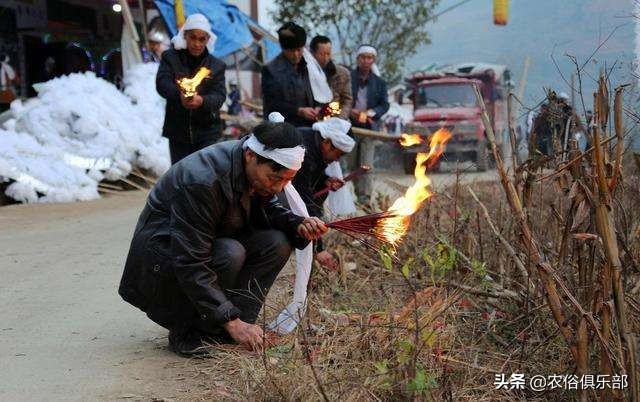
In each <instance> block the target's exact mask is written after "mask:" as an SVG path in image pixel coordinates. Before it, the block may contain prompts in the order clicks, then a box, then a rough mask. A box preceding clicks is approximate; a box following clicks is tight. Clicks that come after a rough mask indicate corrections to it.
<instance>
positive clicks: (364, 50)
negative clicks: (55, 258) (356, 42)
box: [356, 45, 378, 56]
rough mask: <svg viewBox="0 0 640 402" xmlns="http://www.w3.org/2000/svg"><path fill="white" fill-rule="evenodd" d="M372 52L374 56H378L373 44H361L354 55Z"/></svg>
mask: <svg viewBox="0 0 640 402" xmlns="http://www.w3.org/2000/svg"><path fill="white" fill-rule="evenodd" d="M365 53H366V54H372V55H374V56H378V51H377V50H376V48H375V47H373V46H369V45H362V46H360V47H359V48H358V52H357V53H356V56H360V55H361V54H365Z"/></svg>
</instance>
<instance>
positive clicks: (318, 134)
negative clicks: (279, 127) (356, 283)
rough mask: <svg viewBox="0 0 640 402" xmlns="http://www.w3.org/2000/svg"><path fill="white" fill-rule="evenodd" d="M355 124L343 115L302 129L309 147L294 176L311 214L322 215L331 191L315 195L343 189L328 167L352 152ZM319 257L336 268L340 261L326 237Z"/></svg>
mask: <svg viewBox="0 0 640 402" xmlns="http://www.w3.org/2000/svg"><path fill="white" fill-rule="evenodd" d="M350 129H351V124H350V123H349V122H348V121H346V120H342V119H339V118H335V117H334V118H331V119H328V120H326V121H322V122H318V123H315V124H314V125H313V127H312V128H306V127H304V128H299V129H298V131H299V132H300V133H301V134H302V141H303V144H304V148H305V156H304V162H303V163H302V167H301V168H300V170H299V171H298V173H297V174H296V176H295V177H294V178H293V181H292V183H293V186H294V187H295V188H296V190H297V191H298V193H299V194H300V198H302V201H304V203H305V205H306V206H307V211H308V212H309V215H310V216H315V217H318V218H322V216H323V213H324V208H323V204H324V202H325V200H326V199H327V196H328V194H329V193H325V194H324V195H322V196H320V197H318V198H316V197H314V194H315V193H317V192H318V191H320V190H323V189H324V188H326V187H330V188H331V191H336V190H338V189H340V188H341V187H342V186H343V185H344V182H343V181H342V180H341V179H340V178H337V177H329V176H327V174H326V173H325V170H326V169H327V166H328V165H329V164H330V163H332V162H336V161H338V160H339V159H340V158H341V157H342V156H343V155H346V154H348V153H349V152H351V150H352V149H353V147H354V145H355V141H354V140H353V139H352V138H351V137H350V136H349V135H348V134H347V133H348V132H349V130H350ZM315 252H316V260H317V261H318V262H319V263H320V264H321V265H323V266H324V267H327V268H330V269H335V268H336V267H337V264H338V262H337V261H336V259H335V258H334V257H333V255H332V254H331V253H329V252H328V251H326V250H325V249H324V246H323V244H322V239H318V240H317V241H316V244H315Z"/></svg>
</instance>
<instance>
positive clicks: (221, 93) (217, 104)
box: [200, 63, 227, 113]
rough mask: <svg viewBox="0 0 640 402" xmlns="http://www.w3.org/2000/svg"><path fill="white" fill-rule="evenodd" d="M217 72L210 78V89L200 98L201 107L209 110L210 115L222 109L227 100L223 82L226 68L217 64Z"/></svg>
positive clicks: (221, 64) (222, 64)
mask: <svg viewBox="0 0 640 402" xmlns="http://www.w3.org/2000/svg"><path fill="white" fill-rule="evenodd" d="M218 67H219V71H217V72H216V73H215V75H214V76H213V77H212V81H213V82H212V83H211V87H210V88H211V89H210V90H209V91H207V93H205V94H201V95H200V96H202V100H203V103H202V107H203V108H205V109H207V110H209V111H210V112H211V113H216V112H218V111H219V110H220V108H221V107H222V104H223V103H224V101H225V100H226V99H227V88H226V87H225V81H224V70H225V69H226V66H225V65H224V63H219V65H218Z"/></svg>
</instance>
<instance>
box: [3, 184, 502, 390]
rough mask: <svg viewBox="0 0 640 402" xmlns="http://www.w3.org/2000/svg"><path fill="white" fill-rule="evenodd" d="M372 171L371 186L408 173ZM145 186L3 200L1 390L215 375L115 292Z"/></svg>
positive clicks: (175, 382)
mask: <svg viewBox="0 0 640 402" xmlns="http://www.w3.org/2000/svg"><path fill="white" fill-rule="evenodd" d="M493 174H494V173H491V172H490V173H483V174H475V173H474V174H464V175H463V176H462V177H461V179H462V181H463V182H468V181H473V180H490V179H491V178H492V177H493ZM378 178H379V180H377V181H376V182H377V183H378V184H377V186H376V188H377V190H376V191H385V189H387V190H388V188H389V185H388V180H393V181H396V182H398V183H399V184H401V185H410V184H411V183H412V178H411V177H410V176H404V175H393V174H382V175H380V176H379V177H378ZM433 180H434V183H435V186H436V188H437V187H438V186H442V185H447V184H450V183H452V182H453V181H455V176H454V175H451V174H436V175H433ZM396 191H397V189H396ZM145 196H146V194H145V193H143V192H139V191H135V192H127V193H123V194H122V195H115V196H111V197H109V198H105V199H101V200H98V201H95V202H86V203H75V204H55V205H14V206H8V207H3V208H0V228H1V229H0V244H1V245H2V249H1V250H2V251H0V275H1V276H0V278H1V279H0V367H2V369H1V370H0V400H3V401H5V400H6V401H20V400H65V401H68V400H82V401H86V400H117V399H124V400H163V399H165V400H180V399H188V398H189V395H194V394H198V392H200V391H201V390H204V389H205V388H207V386H210V384H211V383H212V381H215V380H216V379H211V378H206V377H204V376H202V375H198V371H197V369H195V368H194V365H193V363H192V362H191V361H189V360H187V359H183V358H180V357H177V356H175V355H173V354H172V353H170V352H169V351H168V350H167V349H166V343H167V340H166V335H167V331H166V330H164V329H162V328H160V327H158V326H156V325H155V324H153V323H152V322H151V321H150V320H148V319H147V318H146V317H145V316H144V314H143V313H142V312H140V311H138V310H137V309H135V308H133V307H131V306H130V305H128V304H126V303H124V302H123V301H122V300H121V299H120V297H119V296H118V295H117V292H116V289H117V285H118V281H119V279H120V275H121V273H122V267H123V264H124V260H125V257H126V252H127V250H128V246H129V241H130V239H131V233H132V231H133V227H134V226H135V222H136V219H137V217H138V214H139V212H140V210H141V209H142V206H143V205H144V200H145Z"/></svg>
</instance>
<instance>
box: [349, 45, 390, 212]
mask: <svg viewBox="0 0 640 402" xmlns="http://www.w3.org/2000/svg"><path fill="white" fill-rule="evenodd" d="M356 55H357V58H356V61H357V65H358V66H357V68H356V69H355V70H353V71H352V72H351V90H352V92H353V108H352V109H351V122H352V123H353V125H354V126H356V127H362V128H367V129H372V130H379V129H380V126H381V124H380V119H381V118H382V115H384V114H385V113H387V111H388V110H389V100H388V95H387V83H386V82H385V81H384V80H383V79H382V78H380V71H379V70H378V67H377V66H376V57H377V56H378V52H377V50H376V49H375V48H374V47H373V46H371V45H362V46H360V47H359V48H358V51H357V53H356ZM374 150H375V143H374V141H373V140H372V139H370V138H365V139H361V140H359V141H358V150H357V151H356V152H357V155H358V162H357V164H356V165H358V166H359V165H368V166H373V160H374ZM372 187H373V179H372V177H370V176H364V177H363V178H362V179H361V180H358V181H357V182H356V183H355V190H356V194H357V195H358V198H359V199H360V202H362V203H365V204H366V203H368V202H369V198H370V196H371V190H372Z"/></svg>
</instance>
